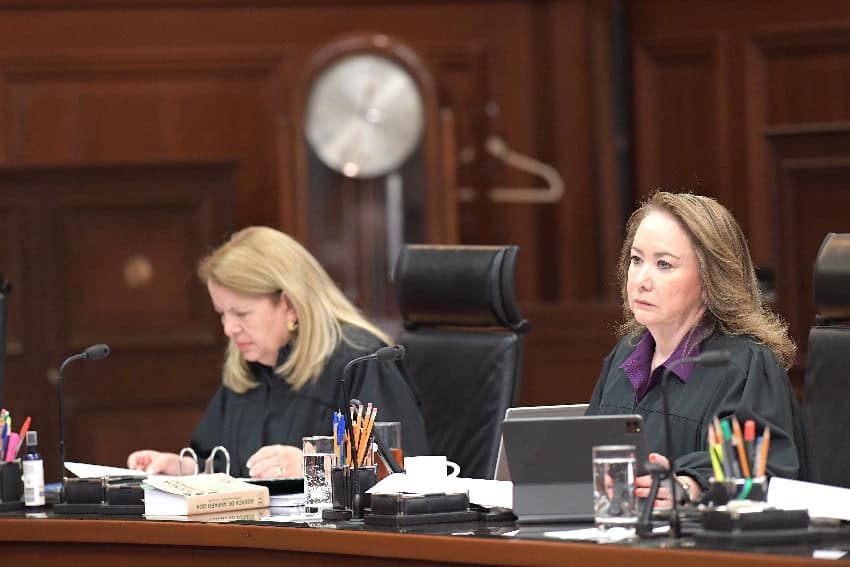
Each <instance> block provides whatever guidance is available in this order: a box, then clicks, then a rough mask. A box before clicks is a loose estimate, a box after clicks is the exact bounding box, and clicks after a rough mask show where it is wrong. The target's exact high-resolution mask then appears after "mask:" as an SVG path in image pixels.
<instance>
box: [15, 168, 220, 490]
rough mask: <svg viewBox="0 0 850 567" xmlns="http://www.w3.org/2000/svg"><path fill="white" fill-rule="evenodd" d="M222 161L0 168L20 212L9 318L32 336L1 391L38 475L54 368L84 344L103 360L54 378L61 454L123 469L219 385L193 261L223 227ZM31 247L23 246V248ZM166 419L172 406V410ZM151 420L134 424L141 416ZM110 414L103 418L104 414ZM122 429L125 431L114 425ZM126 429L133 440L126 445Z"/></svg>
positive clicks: (52, 452) (50, 443)
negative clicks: (24, 424) (35, 436)
mask: <svg viewBox="0 0 850 567" xmlns="http://www.w3.org/2000/svg"><path fill="white" fill-rule="evenodd" d="M234 169H235V168H234V165H233V164H229V163H194V164H154V163H145V164H138V165H123V166H122V165H101V166H54V167H37V166H35V167H5V168H2V171H0V203H3V205H4V206H6V207H9V206H11V207H17V208H18V209H20V210H22V211H25V214H26V218H25V220H26V222H25V223H21V224H20V225H19V230H18V231H17V234H18V237H19V238H18V240H16V241H12V242H11V244H12V245H11V246H10V250H11V251H12V253H13V254H16V255H24V258H25V259H26V260H27V261H26V263H24V264H23V265H21V266H20V268H21V272H20V273H19V274H18V277H19V278H20V280H21V284H22V285H20V288H21V290H22V291H23V292H24V295H22V296H21V297H22V298H23V299H25V301H21V302H20V303H19V304H17V305H16V311H17V317H19V318H21V317H25V320H26V321H28V322H30V324H31V325H32V326H33V338H32V339H30V340H29V346H28V348H26V349H24V350H23V353H22V354H21V355H20V357H19V358H21V359H22V360H21V364H20V365H18V366H17V367H16V368H15V370H16V372H15V374H14V376H13V375H10V376H9V379H8V380H7V389H8V391H9V392H10V395H9V399H10V400H17V402H18V403H16V404H15V405H14V406H11V405H10V409H11V410H12V411H13V413H14V416H15V419H16V421H17V423H18V424H20V422H21V421H22V420H23V418H24V416H25V415H31V416H32V417H33V424H32V428H33V429H34V430H37V431H38V432H39V443H40V446H41V451H42V453H43V455H44V456H45V463H46V469H47V478H48V479H49V480H51V479H54V478H57V477H58V460H57V458H56V455H57V454H58V451H57V450H56V448H57V447H58V436H57V430H58V426H57V418H58V407H57V389H56V383H57V368H58V367H59V365H60V363H61V362H62V360H63V359H64V358H66V357H67V356H69V355H72V354H76V353H78V352H81V351H82V350H84V349H85V348H86V347H88V346H89V345H90V344H94V343H101V342H103V343H107V344H109V345H110V346H111V347H112V354H111V356H110V357H109V358H108V359H106V360H102V361H97V362H87V361H78V362H74V363H73V364H71V365H69V366H68V367H67V368H66V370H65V372H64V377H63V383H64V388H63V389H64V392H65V430H66V439H65V441H66V456H67V457H68V459H69V460H81V461H96V462H102V463H105V464H106V463H108V464H114V465H120V464H123V463H124V459H125V458H126V454H127V452H128V451H129V450H130V449H132V448H135V447H137V445H136V444H135V443H137V442H142V441H145V442H148V443H149V442H150V441H151V440H152V437H154V436H155V440H156V441H157V443H156V444H155V445H154V446H155V447H158V448H163V449H177V448H179V447H181V446H183V445H185V444H186V443H187V442H188V440H189V437H190V435H191V431H192V426H190V425H187V421H188V420H187V419H184V420H176V421H175V423H173V424H167V426H165V427H163V426H162V425H161V424H159V423H158V422H157V421H156V418H157V416H158V415H159V413H160V412H162V411H163V409H162V408H166V411H174V409H175V408H179V409H180V411H181V413H184V414H185V415H186V416H187V417H188V418H191V419H193V420H194V419H196V418H197V416H198V415H199V413H200V412H201V411H202V410H203V408H204V407H205V406H206V404H207V401H208V400H209V397H210V396H211V394H212V392H213V391H214V389H215V387H216V385H217V383H218V381H219V378H218V376H219V372H218V366H219V361H220V359H221V352H222V347H223V341H222V340H221V339H220V338H219V337H220V336H221V334H220V328H219V324H218V321H217V320H216V317H215V315H214V313H213V311H212V310H211V309H210V307H209V301H208V299H207V297H206V291H205V290H204V287H203V285H202V284H201V282H198V281H197V278H196V276H195V275H194V266H195V262H196V261H197V259H198V258H199V257H200V256H202V255H203V254H204V253H205V251H206V250H208V249H209V248H210V247H211V246H213V245H214V244H217V243H218V242H220V241H221V240H222V239H223V238H224V237H225V236H226V235H227V233H228V232H229V230H230V228H231V227H232V221H231V217H230V208H231V207H232V205H231V203H232V193H233V187H234V180H233V177H234ZM27 243H29V244H27ZM168 408H171V409H168ZM145 411H147V412H150V413H151V418H150V419H149V420H148V419H139V414H140V412H145ZM104 415H106V416H108V419H107V418H104V417H102V416H104ZM122 419H123V420H124V421H125V423H126V424H127V426H125V427H113V426H114V425H115V424H116V422H118V421H121V420H122ZM134 431H135V434H134Z"/></svg>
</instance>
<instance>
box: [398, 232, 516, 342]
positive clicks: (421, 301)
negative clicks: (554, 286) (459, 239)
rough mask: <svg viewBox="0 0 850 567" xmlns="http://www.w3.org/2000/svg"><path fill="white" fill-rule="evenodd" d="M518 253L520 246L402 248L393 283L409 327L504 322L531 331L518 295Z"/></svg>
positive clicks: (481, 324) (501, 325)
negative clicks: (524, 317)
mask: <svg viewBox="0 0 850 567" xmlns="http://www.w3.org/2000/svg"><path fill="white" fill-rule="evenodd" d="M518 252H519V248H518V247H517V246H441V245H422V244H411V245H406V246H404V247H403V248H402V250H401V252H400V253H399V257H398V261H397V262H396V267H395V286H396V298H397V300H398V306H399V309H400V310H401V315H402V317H404V324H405V327H407V328H409V329H410V328H415V327H419V326H438V325H442V326H477V327H493V326H500V327H508V328H510V329H512V330H513V331H514V332H517V333H525V332H527V331H528V330H529V324H528V322H527V321H526V320H525V319H523V318H522V316H521V315H520V312H519V306H518V305H517V302H516V295H515V293H514V266H515V264H516V256H517V253H518Z"/></svg>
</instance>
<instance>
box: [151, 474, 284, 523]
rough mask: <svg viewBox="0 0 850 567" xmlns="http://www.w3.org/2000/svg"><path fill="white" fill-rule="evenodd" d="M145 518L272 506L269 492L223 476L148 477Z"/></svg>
mask: <svg viewBox="0 0 850 567" xmlns="http://www.w3.org/2000/svg"><path fill="white" fill-rule="evenodd" d="M142 486H143V487H144V489H145V515H146V516H149V515H150V516H188V515H194V514H210V513H215V512H224V511H232V510H247V509H250V508H265V507H268V506H269V489H268V487H265V486H257V485H255V484H250V483H247V482H245V481H242V480H239V479H236V478H233V477H232V476H230V475H227V474H224V473H215V474H198V475H191V476H177V477H166V476H161V477H148V478H147V480H145V481H144V483H143V485H142Z"/></svg>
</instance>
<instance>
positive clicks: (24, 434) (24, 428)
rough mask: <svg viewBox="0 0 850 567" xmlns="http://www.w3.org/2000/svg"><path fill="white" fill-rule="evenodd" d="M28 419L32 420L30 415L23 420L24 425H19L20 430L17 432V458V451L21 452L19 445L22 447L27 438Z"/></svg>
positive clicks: (16, 454)
mask: <svg viewBox="0 0 850 567" xmlns="http://www.w3.org/2000/svg"><path fill="white" fill-rule="evenodd" d="M30 421H32V418H31V417H30V416H27V418H26V419H25V420H24V425H23V426H22V427H21V432H20V433H18V448H17V449H15V458H16V459H17V458H18V453H20V452H21V447H23V445H24V441H25V440H26V438H27V431H29V430H30Z"/></svg>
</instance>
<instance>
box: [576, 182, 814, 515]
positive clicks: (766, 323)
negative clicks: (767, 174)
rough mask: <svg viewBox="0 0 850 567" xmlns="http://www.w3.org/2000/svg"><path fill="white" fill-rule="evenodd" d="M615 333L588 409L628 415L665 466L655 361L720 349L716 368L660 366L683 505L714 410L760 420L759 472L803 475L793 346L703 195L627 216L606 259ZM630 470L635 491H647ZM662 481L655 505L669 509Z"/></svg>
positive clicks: (657, 202)
mask: <svg viewBox="0 0 850 567" xmlns="http://www.w3.org/2000/svg"><path fill="white" fill-rule="evenodd" d="M618 276H619V281H620V289H621V295H622V298H623V307H624V322H623V324H622V325H621V327H620V334H621V336H622V339H621V340H620V342H619V344H617V346H616V347H615V348H614V350H613V351H612V352H611V354H609V355H608V357H607V358H606V359H605V361H604V363H603V368H602V373H601V376H600V378H599V381H598V383H597V384H596V388H595V390H594V392H593V396H592V398H591V402H590V407H589V408H588V414H625V413H638V414H641V415H642V416H643V418H644V430H645V431H646V434H647V441H648V445H649V449H650V451H654V452H653V453H651V454H650V461H655V462H658V463H661V464H663V465H666V466H669V462H668V459H667V457H668V456H669V455H666V456H665V455H662V453H666V442H665V441H666V437H665V429H664V420H665V413H664V411H663V405H662V395H661V388H659V387H658V386H659V384H660V382H661V377H662V374H663V372H664V370H665V368H666V367H668V366H670V365H671V364H672V363H673V362H676V361H678V360H681V359H683V358H688V357H693V356H696V355H698V354H700V353H701V352H707V351H711V350H726V351H729V352H730V353H731V361H730V362H729V364H727V365H725V366H722V367H706V366H694V365H692V364H683V365H680V366H677V367H675V368H673V369H671V372H672V375H671V377H670V379H669V380H668V398H669V407H670V419H671V424H672V441H673V451H674V455H673V457H674V458H675V461H674V463H673V472H674V473H675V478H676V480H677V481H678V486H679V487H681V488H682V490H684V491H685V492H686V493H687V495H688V496H689V497H690V498H691V499H694V500H697V499H699V498H700V497H701V496H702V493H703V491H704V490H705V489H706V488H707V487H708V479H709V478H710V477H711V476H712V470H711V462H710V457H709V454H708V439H707V433H708V426H709V424H710V423H711V422H712V418H713V417H714V416H718V417H719V418H721V419H723V418H725V417H729V416H735V417H737V419H738V421H739V422H740V424H741V425H743V424H744V423H745V420H748V419H752V420H754V421H755V424H756V429H757V431H759V432H760V431H763V430H764V428H765V427H766V426H770V431H771V443H770V453H769V457H768V460H767V474H768V475H771V476H774V475H775V476H783V477H789V478H798V477H801V476H804V475H805V460H804V458H803V454H804V449H803V433H802V426H801V422H800V419H799V407H798V404H797V400H796V398H795V397H794V392H793V391H792V389H791V385H790V382H789V380H788V375H787V373H786V371H787V369H788V368H789V367H790V366H791V364H792V363H793V362H794V356H795V352H796V347H795V346H794V343H793V342H792V341H791V339H790V338H789V336H788V330H787V327H786V325H785V324H784V323H783V322H782V320H781V319H780V318H779V317H777V316H776V315H775V314H774V313H772V312H771V311H770V309H769V308H768V307H767V306H766V305H765V303H764V301H763V299H762V296H761V292H760V291H759V287H758V284H757V281H756V276H755V270H754V268H753V263H752V260H751V259H750V252H749V248H748V247H747V242H746V239H745V238H744V235H743V232H742V231H741V228H740V227H739V226H738V223H737V222H736V221H735V219H734V218H733V216H732V214H731V213H730V212H729V211H728V210H727V209H726V208H725V207H723V206H722V205H720V204H719V203H718V202H717V201H715V200H714V199H711V198H708V197H703V196H698V195H692V194H688V193H680V194H675V193H667V192H658V193H655V194H654V195H653V196H651V197H650V198H649V199H648V200H647V201H646V202H644V203H643V204H642V206H641V207H640V208H638V209H637V210H636V211H635V212H634V213H633V214H632V216H631V218H630V219H629V222H628V225H627V229H626V238H625V241H624V243H623V248H622V251H621V254H620V261H619V265H618ZM650 481H651V479H650V478H649V477H648V476H643V477H639V478H638V479H637V482H636V486H637V490H636V494H637V495H638V496H640V497H646V496H648V494H649V485H650ZM670 496H671V494H670V490H669V489H668V487H666V486H663V487H662V488H661V489H660V490H659V493H658V500H657V502H656V505H657V506H662V507H663V506H669V505H670Z"/></svg>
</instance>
